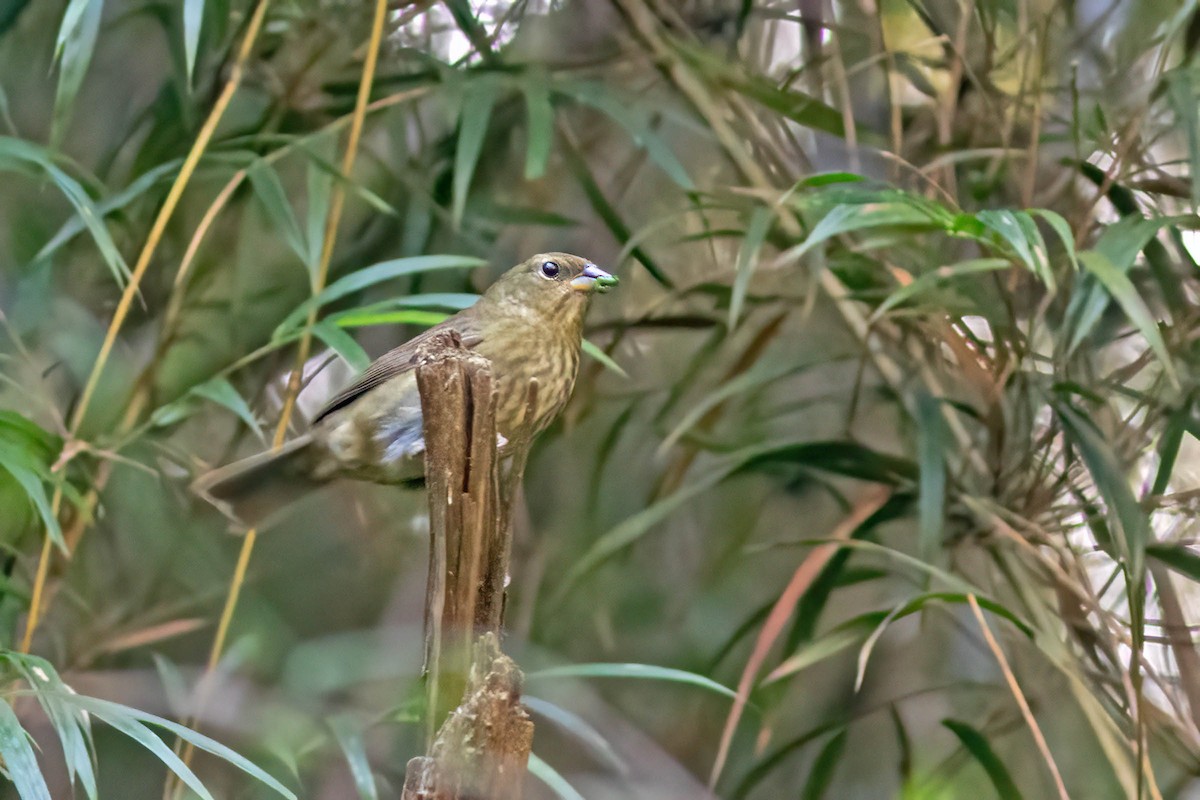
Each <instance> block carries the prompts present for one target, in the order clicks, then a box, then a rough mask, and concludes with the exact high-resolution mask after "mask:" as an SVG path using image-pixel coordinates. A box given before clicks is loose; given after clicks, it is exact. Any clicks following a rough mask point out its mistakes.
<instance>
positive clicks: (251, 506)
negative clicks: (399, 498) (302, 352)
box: [192, 253, 617, 525]
mask: <svg viewBox="0 0 1200 800" xmlns="http://www.w3.org/2000/svg"><path fill="white" fill-rule="evenodd" d="M616 285H617V279H616V278H615V277H613V276H612V275H609V274H608V273H607V272H605V271H604V270H602V269H600V268H599V267H597V266H596V265H595V264H593V263H591V262H590V261H588V260H587V259H583V258H580V257H579V256H573V255H568V254H566V253H543V254H540V255H536V256H534V257H532V258H530V259H529V260H528V261H525V262H524V263H523V264H518V265H517V266H515V267H513V268H512V269H510V270H509V271H508V272H506V273H504V274H503V275H501V276H500V278H499V279H498V280H497V281H496V282H495V283H494V284H492V285H491V286H490V287H489V288H488V290H487V291H486V292H485V293H484V294H483V296H482V297H480V298H479V300H478V301H477V302H476V303H475V304H474V305H473V306H471V307H470V308H467V309H464V310H462V311H460V312H458V313H457V314H455V315H454V316H452V317H450V318H449V319H447V320H445V321H444V322H441V323H440V324H438V325H435V326H434V327H432V328H430V329H429V330H427V331H425V332H424V333H421V334H419V335H418V336H416V337H414V338H412V339H410V340H409V341H408V342H406V343H404V344H402V345H400V346H399V347H397V348H396V349H394V350H391V351H390V352H388V353H385V354H384V355H383V356H381V357H380V358H379V359H378V360H376V361H375V362H374V363H373V364H371V366H369V367H368V368H367V370H366V372H364V373H363V374H362V375H360V376H359V378H358V380H356V381H355V382H354V383H353V384H352V385H351V386H350V387H348V388H346V389H344V390H343V391H341V392H340V393H338V394H337V395H336V396H334V398H333V399H332V400H330V401H329V403H328V404H326V406H325V407H324V408H323V409H322V410H321V411H320V412H319V413H318V414H317V415H316V417H315V418H314V419H313V422H312V427H311V429H310V430H309V432H308V433H306V434H304V435H303V436H300V437H299V438H297V439H294V440H292V441H291V442H288V443H287V444H285V445H284V446H283V447H281V448H279V449H278V450H273V451H270V452H267V453H262V454H259V455H256V456H251V457H250V458H246V459H243V460H241V461H237V462H235V463H233V464H229V465H227V466H224V467H221V468H220V469H217V470H214V471H212V472H210V473H208V474H207V475H204V476H202V477H201V478H200V479H199V480H197V481H196V482H195V483H194V484H193V486H192V488H193V490H194V491H196V492H197V493H198V494H200V495H201V496H202V497H204V498H205V499H207V500H209V501H210V502H212V503H213V504H214V505H216V506H217V507H218V508H220V509H221V510H222V511H224V512H225V513H226V514H227V515H229V516H231V517H233V518H235V519H236V520H238V521H239V522H241V523H243V524H245V525H260V524H261V523H263V522H264V521H266V520H268V519H269V518H270V517H272V516H273V515H274V514H275V512H277V511H278V510H280V509H281V508H283V507H284V506H285V505H287V504H288V503H290V502H292V501H294V500H296V499H299V498H301V497H304V496H305V495H307V494H308V493H309V492H311V491H312V490H313V489H314V488H316V487H317V486H318V485H320V484H322V483H324V482H326V481H328V480H330V479H332V478H338V477H348V478H356V479H358V480H364V481H371V482H373V483H384V484H405V483H413V482H416V481H419V480H420V479H421V478H422V477H423V476H424V450H425V442H424V434H423V430H422V418H421V398H420V395H419V394H418V391H417V380H416V372H415V367H416V366H417V356H418V353H419V351H420V350H421V345H422V344H424V343H425V342H428V341H429V340H430V339H431V338H432V337H434V336H435V335H437V334H439V333H447V332H453V333H456V334H457V335H458V337H460V338H461V340H462V345H463V347H465V348H467V349H469V350H473V351H474V352H476V353H479V354H480V355H482V356H485V357H486V358H487V359H488V360H489V361H491V364H492V375H493V379H494V381H495V385H496V392H497V395H496V430H497V432H498V433H499V435H500V436H501V437H503V441H506V442H508V441H514V440H517V439H518V437H519V438H520V439H522V440H526V441H527V440H528V439H531V438H532V437H533V436H536V435H537V434H538V433H540V432H541V431H543V430H545V429H546V427H547V426H548V425H549V424H550V423H551V422H553V421H554V419H555V417H557V416H558V414H559V412H561V411H562V410H563V407H564V406H565V405H566V404H567V400H569V399H570V397H571V390H572V389H573V388H574V386H575V376H576V374H577V373H578V371H579V351H580V347H581V345H582V341H583V316H584V313H585V312H586V311H587V307H588V301H589V299H590V298H591V296H592V294H594V293H596V292H605V291H607V290H608V289H610V288H611V287H613V286H616ZM534 378H536V379H537V381H538V394H537V406H536V409H535V413H534V414H533V415H532V418H531V419H529V420H526V419H525V417H526V413H525V406H526V403H527V394H526V390H527V387H528V385H529V382H530V380H532V379H534ZM502 452H503V449H502Z"/></svg>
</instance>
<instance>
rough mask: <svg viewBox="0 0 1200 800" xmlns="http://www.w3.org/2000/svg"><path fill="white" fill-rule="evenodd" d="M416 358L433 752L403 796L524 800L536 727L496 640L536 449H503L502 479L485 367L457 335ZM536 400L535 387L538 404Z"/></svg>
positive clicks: (412, 768) (513, 445)
mask: <svg viewBox="0 0 1200 800" xmlns="http://www.w3.org/2000/svg"><path fill="white" fill-rule="evenodd" d="M419 361H420V363H419V366H418V367H417V385H418V387H419V389H420V393H421V407H422V414H423V416H424V426H425V483H426V488H427V492H428V500H429V527H430V537H431V541H430V553H429V577H428V586H427V590H426V602H425V673H426V681H427V684H426V685H427V689H426V700H427V709H426V718H427V726H426V748H427V749H426V752H427V753H428V755H427V756H422V757H418V758H414V759H412V760H411V761H409V763H408V767H407V772H406V776H405V785H404V794H403V797H404V798H406V800H409V799H411V800H417V798H420V799H421V800H518V798H520V797H521V787H522V785H523V783H524V777H525V771H526V766H527V763H528V760H529V752H530V747H531V745H532V742H533V723H532V722H531V721H530V720H529V716H528V714H526V712H525V710H524V709H523V708H522V707H521V704H520V696H521V683H522V676H521V672H520V670H519V669H518V668H517V665H516V664H515V663H513V661H512V660H511V659H509V658H508V657H507V656H505V655H504V654H503V653H502V652H501V651H500V639H499V635H500V623H501V618H502V614H503V609H504V591H505V583H506V577H507V575H508V559H509V553H510V550H511V525H510V523H509V516H510V515H509V510H510V508H511V505H512V492H513V491H514V490H515V488H516V485H517V484H518V483H519V481H520V477H521V472H523V469H524V463H525V454H526V452H527V447H528V443H527V442H509V443H506V445H505V451H506V461H507V470H506V474H505V476H504V480H502V479H501V471H502V470H501V468H500V459H499V457H498V454H497V450H498V439H497V435H496V403H495V389H494V382H493V379H492V373H491V365H490V363H489V362H488V360H487V359H486V358H483V357H482V356H479V355H478V354H475V353H472V352H470V351H468V350H466V349H465V348H463V347H462V342H461V340H460V339H459V338H458V336H457V334H454V333H450V334H446V335H444V336H441V337H437V338H435V339H433V340H432V341H430V342H429V343H427V344H426V345H425V347H424V348H422V351H421V354H420V356H419ZM536 394H537V385H536V383H534V384H531V386H530V390H529V396H530V399H531V402H533V401H534V400H535V399H536ZM476 637H478V639H476ZM455 706H457V708H455ZM451 709H454V710H453V711H451ZM443 719H445V723H444V724H442V725H441V729H440V730H438V725H439V724H440V723H441V721H442V720H443ZM435 731H437V733H436V735H435Z"/></svg>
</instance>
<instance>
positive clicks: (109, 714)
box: [62, 694, 296, 800]
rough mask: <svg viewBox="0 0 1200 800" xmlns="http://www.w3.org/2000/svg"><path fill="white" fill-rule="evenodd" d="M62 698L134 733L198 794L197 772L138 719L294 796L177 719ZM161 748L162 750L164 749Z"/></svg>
mask: <svg viewBox="0 0 1200 800" xmlns="http://www.w3.org/2000/svg"><path fill="white" fill-rule="evenodd" d="M62 699H63V700H64V701H66V702H68V703H71V704H73V705H76V706H78V707H79V708H81V709H83V710H84V711H87V712H88V713H89V714H92V715H93V716H95V717H97V718H99V719H101V720H103V721H104V722H106V723H108V724H109V725H112V726H113V727H114V728H116V729H117V730H120V731H122V732H126V733H129V735H130V736H133V737H134V738H135V739H137V740H138V741H139V742H141V743H142V744H143V745H144V746H146V747H147V748H148V749H151V750H152V751H153V752H154V754H155V755H157V756H158V757H159V758H160V759H162V761H163V763H164V764H166V765H167V766H168V767H169V768H170V769H171V770H172V771H173V772H175V773H176V774H177V775H179V777H180V778H181V779H182V780H183V781H184V782H185V783H187V784H188V786H190V787H191V788H192V790H193V791H196V788H197V787H199V789H200V791H197V794H200V795H201V796H202V797H207V796H208V794H207V792H204V791H203V790H204V787H203V786H202V785H200V783H199V781H198V780H197V779H196V776H195V775H194V774H192V773H191V770H189V769H188V768H187V766H186V765H185V764H183V762H182V761H179V759H178V757H177V756H175V754H174V753H172V752H171V748H169V747H167V746H166V745H165V744H163V741H162V739H160V738H159V737H158V736H156V735H155V734H154V733H152V732H150V730H149V729H148V728H146V727H145V725H143V724H141V723H147V724H150V725H155V726H158V727H160V728H164V729H165V730H167V731H168V732H169V733H173V734H175V735H176V736H178V737H179V738H181V739H183V740H184V741H185V742H190V743H191V744H192V746H193V747H196V748H197V749H199V750H203V751H204V752H206V753H211V754H212V755H214V756H216V757H217V758H220V759H222V760H223V761H227V762H228V763H229V764H231V765H232V766H234V767H237V768H238V769H240V770H241V771H242V772H245V773H246V774H247V775H249V776H250V777H252V778H255V779H256V780H258V781H259V782H261V783H263V784H265V785H266V786H268V787H270V788H271V789H272V790H273V791H275V792H276V793H278V794H280V795H282V796H284V797H286V798H289V800H296V795H295V794H294V793H292V792H291V791H290V790H289V789H288V788H287V787H286V786H284V785H283V784H282V783H280V782H279V781H277V780H276V779H275V778H273V777H271V775H269V774H268V773H266V772H264V771H263V770H262V769H261V768H260V767H258V766H256V765H255V764H253V763H252V762H250V761H249V760H248V759H246V758H245V757H244V756H240V755H238V754H237V753H235V752H234V751H233V750H231V749H229V748H228V747H226V746H225V745H223V744H221V743H220V742H218V741H216V740H215V739H210V738H209V737H207V736H205V735H204V734H202V733H197V732H196V731H194V730H192V729H191V728H187V727H184V726H183V725H180V724H179V723H176V722H172V721H171V720H169V719H163V718H162V717H159V716H155V715H154V714H149V713H147V712H145V711H139V710H137V709H136V708H130V707H129V706H123V705H121V704H119V703H113V702H110V701H108V700H101V699H99V698H95V697H86V696H84V695H77V694H67V695H65V696H63V697H62ZM134 725H136V728H137V729H140V731H144V732H145V735H148V736H149V739H152V740H153V742H151V741H150V740H149V739H145V736H143V734H142V733H140V732H139V733H137V734H134V733H131V731H134V730H135V728H134V727H133V726H134ZM154 742H157V745H155V744H154ZM159 746H161V750H160V749H159ZM163 751H165V753H164V752H163ZM177 767H181V768H182V769H183V770H184V771H183V772H181V771H180V770H179V769H177ZM188 775H191V781H189V780H188Z"/></svg>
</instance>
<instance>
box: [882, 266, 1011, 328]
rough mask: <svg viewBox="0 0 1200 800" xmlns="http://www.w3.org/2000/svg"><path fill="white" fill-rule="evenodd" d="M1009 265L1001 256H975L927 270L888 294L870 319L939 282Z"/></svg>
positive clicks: (991, 270)
mask: <svg viewBox="0 0 1200 800" xmlns="http://www.w3.org/2000/svg"><path fill="white" fill-rule="evenodd" d="M1010 266H1011V264H1010V263H1009V262H1008V261H1007V260H1006V259H1003V258H975V259H970V260H968V261H960V262H959V263H957V264H949V265H947V266H943V267H937V268H936V269H933V270H930V271H929V272H925V273H923V274H921V275H918V276H917V277H916V278H915V279H914V280H913V281H912V282H911V283H908V284H905V285H904V286H901V287H900V288H898V289H897V290H896V291H894V292H892V293H891V294H890V295H888V296H887V298H886V299H885V300H884V301H883V302H882V303H880V304H879V306H878V307H877V308H876V309H875V311H874V312H873V313H872V314H871V321H872V322H875V321H878V320H879V319H882V318H883V316H884V315H885V314H887V312H889V311H891V310H892V309H893V308H895V307H896V306H898V305H900V304H901V303H905V302H907V301H909V300H911V299H913V298H915V297H920V296H921V295H923V294H925V293H926V292H928V291H930V290H931V289H933V288H935V287H936V286H937V285H938V284H940V283H944V282H946V281H949V280H952V279H955V278H962V277H964V276H967V275H976V274H979V273H982V272H995V271H997V270H1002V269H1009V268H1010Z"/></svg>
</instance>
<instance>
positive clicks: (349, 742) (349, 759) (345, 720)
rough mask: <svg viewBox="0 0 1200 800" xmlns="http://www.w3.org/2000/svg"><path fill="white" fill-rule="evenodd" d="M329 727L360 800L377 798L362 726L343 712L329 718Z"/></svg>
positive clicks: (377, 794) (377, 793)
mask: <svg viewBox="0 0 1200 800" xmlns="http://www.w3.org/2000/svg"><path fill="white" fill-rule="evenodd" d="M329 727H330V729H331V730H332V731H333V735H334V738H335V739H337V743H338V745H339V746H340V747H341V748H342V754H343V755H345V756H346V763H347V764H348V765H349V766H350V776H351V777H352V778H353V779H354V788H355V789H356V790H357V791H358V796H359V798H360V800H379V790H378V789H377V788H376V786H375V776H374V775H373V774H371V763H370V761H369V760H368V759H367V748H366V745H365V744H364V743H363V735H362V727H361V726H360V725H359V723H358V722H356V721H355V720H354V718H353V717H350V716H349V715H345V714H339V715H338V716H335V717H333V718H332V719H330V720H329Z"/></svg>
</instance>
